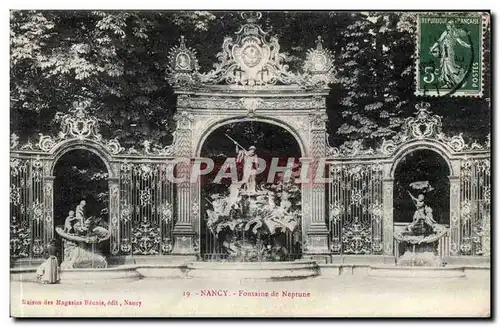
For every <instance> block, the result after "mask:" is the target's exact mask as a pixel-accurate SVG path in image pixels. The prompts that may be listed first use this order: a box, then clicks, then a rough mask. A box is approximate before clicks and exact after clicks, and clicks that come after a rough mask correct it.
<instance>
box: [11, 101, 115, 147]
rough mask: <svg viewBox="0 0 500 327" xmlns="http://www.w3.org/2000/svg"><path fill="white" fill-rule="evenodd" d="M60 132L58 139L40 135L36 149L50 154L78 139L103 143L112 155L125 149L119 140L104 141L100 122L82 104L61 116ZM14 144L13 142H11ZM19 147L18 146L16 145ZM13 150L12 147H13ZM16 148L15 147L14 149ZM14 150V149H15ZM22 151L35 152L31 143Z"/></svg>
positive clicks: (75, 105)
mask: <svg viewBox="0 0 500 327" xmlns="http://www.w3.org/2000/svg"><path fill="white" fill-rule="evenodd" d="M58 119H59V120H60V132H59V134H58V135H57V136H56V137H53V136H49V135H43V134H41V133H40V134H39V140H38V143H37V144H36V148H37V149H38V150H41V151H42V152H50V151H52V150H54V149H55V148H56V147H57V146H59V145H60V144H61V143H62V142H64V141H67V140H71V139H77V140H80V141H84V140H93V141H96V142H98V143H101V144H102V145H103V147H105V148H106V149H107V150H108V151H109V152H110V153H111V154H119V153H121V152H122V151H124V150H125V149H124V148H123V147H122V146H121V145H120V143H119V142H118V140H117V139H112V140H104V139H103V137H102V135H101V134H100V132H99V121H98V119H97V118H96V117H94V116H92V115H89V114H88V112H87V110H86V108H85V106H84V105H83V104H82V103H74V109H72V110H71V111H70V112H69V113H67V114H65V115H62V116H59V117H58ZM11 143H12V142H11ZM11 145H12V144H11ZM15 145H16V146H17V144H15ZM11 148H12V147H11ZM14 148H15V147H14ZM14 148H12V149H14ZM21 150H35V149H33V145H32V144H31V142H28V143H27V144H25V145H24V146H22V147H21Z"/></svg>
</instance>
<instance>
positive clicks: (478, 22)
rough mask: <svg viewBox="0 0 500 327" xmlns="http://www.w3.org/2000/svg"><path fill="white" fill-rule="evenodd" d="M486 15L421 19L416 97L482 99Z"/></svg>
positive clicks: (426, 16) (424, 16) (440, 15)
mask: <svg viewBox="0 0 500 327" xmlns="http://www.w3.org/2000/svg"><path fill="white" fill-rule="evenodd" d="M485 15H488V14H486V13H485V14H482V13H465V14H464V13H461V14H458V13H425V14H424V13H422V14H419V15H418V19H417V56H416V58H417V65H416V68H417V72H416V84H417V85H416V86H417V88H416V92H415V93H416V95H424V96H425V95H428V96H446V95H447V96H476V97H477V96H482V94H483V68H484V67H483V65H484V63H483V35H484V30H485V21H486V16H485Z"/></svg>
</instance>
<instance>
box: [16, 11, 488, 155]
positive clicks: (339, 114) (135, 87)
mask: <svg viewBox="0 0 500 327" xmlns="http://www.w3.org/2000/svg"><path fill="white" fill-rule="evenodd" d="M240 23H241V19H240V18H239V15H238V13H236V12H206V11H178V12H172V11H170V12H163V11H11V31H10V46H11V49H10V55H11V63H10V74H11V75H10V76H11V85H10V86H11V96H10V99H11V116H12V119H11V129H12V132H16V134H17V135H18V136H19V137H20V141H21V142H25V141H26V140H27V138H28V137H34V136H36V135H37V133H44V134H48V133H55V132H56V129H57V124H56V123H55V121H54V117H55V114H56V113H57V112H62V113H65V112H67V111H68V110H69V108H71V103H73V102H74V101H75V100H77V101H83V102H90V103H91V105H90V107H91V108H92V110H93V112H92V113H93V114H95V115H96V116H97V117H98V118H99V119H100V120H101V121H102V123H101V126H102V127H101V128H102V134H103V136H105V137H109V138H114V137H116V138H118V139H119V140H120V142H121V143H122V145H123V146H126V147H130V146H134V145H135V146H138V145H139V144H142V142H143V141H144V140H145V139H148V140H152V141H158V142H160V143H162V144H165V145H166V144H169V143H170V142H171V141H172V131H173V128H174V122H173V119H172V117H173V113H174V111H175V97H174V96H173V93H172V89H171V87H170V86H169V85H168V83H167V82H166V80H165V69H166V67H167V54H168V51H169V49H170V48H171V47H172V46H173V45H175V44H177V42H178V39H179V36H180V35H181V34H183V35H186V37H187V42H188V44H189V45H190V46H192V47H193V48H196V49H197V50H198V54H199V55H198V59H199V62H200V66H201V68H202V69H203V70H208V69H210V68H211V66H212V63H213V62H214V61H215V60H216V54H217V52H219V51H220V46H221V44H222V41H223V38H224V37H225V36H231V35H232V33H233V32H235V31H236V30H237V28H238V26H239V25H240ZM261 23H262V24H263V26H264V29H272V30H271V34H276V35H277V36H278V37H279V40H280V44H281V51H283V52H285V53H287V54H288V55H289V58H290V59H289V62H287V64H289V65H290V68H291V69H296V68H298V67H299V66H300V65H301V61H302V60H303V58H304V56H305V51H306V49H308V48H311V47H313V46H314V40H315V39H316V36H318V35H321V36H322V37H323V39H324V40H325V44H324V46H325V47H327V48H330V49H332V51H333V52H334V56H335V58H334V62H335V66H336V68H337V75H338V76H337V77H338V83H336V84H334V85H332V92H331V95H330V97H329V99H328V101H327V105H328V114H329V118H330V119H329V122H330V124H329V134H330V141H331V143H332V145H339V144H341V143H343V142H345V141H352V140H355V139H360V138H363V139H366V140H367V141H368V143H369V144H368V145H374V144H375V143H377V142H379V141H380V140H381V139H382V138H390V137H392V136H394V135H395V134H396V133H397V131H398V130H399V128H400V127H401V124H402V122H403V119H404V118H405V117H407V116H409V115H411V113H412V112H413V110H414V108H413V105H414V104H415V103H416V102H420V101H421V100H426V101H428V102H431V104H432V108H433V110H434V112H435V113H436V114H439V115H442V116H444V119H443V124H444V126H445V130H447V131H449V132H451V133H455V134H456V133H460V132H462V133H464V138H466V140H467V138H469V139H475V140H476V139H477V140H479V141H484V139H485V138H486V135H487V134H488V133H489V132H490V102H489V96H490V95H489V92H488V89H489V83H490V82H489V75H490V68H489V62H490V40H489V34H488V37H487V38H486V40H485V60H486V80H485V90H486V91H487V92H486V94H485V97H484V98H453V97H441V98H425V99H422V98H417V97H416V96H415V95H414V94H413V91H414V85H413V81H414V71H415V67H414V60H415V58H414V52H415V48H414V47H415V28H414V26H415V15H414V14H409V13H398V12H390V13H384V12H371V13H352V12H331V13H328V12H275V11H273V12H264V13H263V18H262V20H261ZM488 33H489V32H488ZM471 119H474V121H475V122H476V124H474V126H472V125H471V124H470V123H469V122H470V120H471ZM261 138H265V136H261Z"/></svg>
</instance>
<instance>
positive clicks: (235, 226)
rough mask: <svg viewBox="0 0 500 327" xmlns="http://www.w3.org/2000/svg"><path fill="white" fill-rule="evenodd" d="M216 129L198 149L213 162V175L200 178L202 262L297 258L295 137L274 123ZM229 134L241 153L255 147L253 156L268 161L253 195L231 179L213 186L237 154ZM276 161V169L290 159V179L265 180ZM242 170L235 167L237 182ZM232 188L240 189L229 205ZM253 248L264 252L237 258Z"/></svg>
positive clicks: (298, 197) (246, 123)
mask: <svg viewBox="0 0 500 327" xmlns="http://www.w3.org/2000/svg"><path fill="white" fill-rule="evenodd" d="M214 126H217V127H215V128H211V129H210V130H211V132H210V133H208V134H205V135H204V137H203V142H202V144H201V146H200V148H199V150H198V153H199V155H200V156H202V157H208V158H212V159H213V160H214V162H215V164H214V166H215V169H214V171H213V172H212V173H211V174H209V175H207V176H206V177H205V176H203V178H200V193H201V200H202V201H201V206H200V211H201V212H200V217H201V219H200V232H201V233H200V251H201V255H202V258H203V259H205V260H219V259H224V260H226V259H229V260H237V261H261V260H262V261H267V260H273V261H276V260H279V261H286V260H293V259H297V258H300V257H301V255H302V234H303V233H302V210H301V207H302V205H301V201H302V195H301V186H300V184H294V183H293V178H294V176H298V173H300V158H301V156H302V153H303V152H302V149H301V147H300V144H299V142H298V141H297V138H296V137H294V136H293V135H292V134H291V133H290V132H289V131H288V129H285V128H283V127H280V126H278V125H277V124H272V123H268V122H262V121H257V120H248V119H246V120H243V121H242V120H226V121H224V123H222V124H221V123H219V124H216V125H215V124H214ZM227 135H231V136H232V137H234V138H235V141H236V142H238V144H240V145H241V147H243V148H245V149H248V148H249V147H250V146H255V147H256V154H257V156H258V157H259V158H260V159H264V160H265V161H266V170H265V171H264V172H263V173H262V174H259V175H258V176H257V177H256V184H257V188H256V190H257V191H256V192H254V193H252V192H249V193H247V192H248V190H246V191H245V190H244V188H243V187H242V188H239V187H238V186H236V184H234V181H231V180H230V179H229V178H226V179H222V180H220V181H215V182H214V179H215V177H216V176H217V174H218V173H219V169H220V168H221V167H222V165H224V163H225V162H227V161H226V160H227V159H228V158H234V157H235V156H236V155H237V152H236V150H237V149H235V145H234V144H233V140H231V139H230V138H228V137H227ZM276 158H279V159H278V165H279V166H280V167H283V166H286V165H287V162H288V160H290V159H293V162H294V167H295V168H294V170H293V171H294V173H295V174H294V175H292V177H291V180H290V181H284V180H283V179H282V176H281V177H280V176H279V174H277V175H275V176H276V177H275V179H274V180H273V181H270V180H268V172H269V170H268V169H269V166H270V163H271V160H276ZM229 160H231V159H229ZM242 166H243V165H238V181H241V178H242V170H243V169H242ZM233 188H237V189H238V190H237V191H236V192H237V194H238V195H237V200H236V201H231V199H233V198H232V196H231V194H233V193H232V192H233V191H230V190H231V189H233ZM235 199H236V198H235ZM219 205H221V206H219ZM221 208H222V209H221ZM284 208H286V209H284ZM226 209H227V210H226ZM281 213H283V214H281ZM266 215H268V216H266ZM288 219H289V220H288ZM252 221H253V222H252ZM285 222H286V223H285ZM241 249H243V250H241ZM255 249H258V250H257V251H256V252H258V253H260V252H261V249H264V250H266V252H265V253H266V254H265V255H262V256H257V257H256V256H254V255H252V254H248V256H247V255H246V254H244V255H241V256H240V254H241V253H242V252H245V251H249V252H248V253H250V252H251V251H254V250H255ZM240 251H242V252H240ZM236 253H238V254H236ZM245 253H246V252H245ZM235 258H236V259H235Z"/></svg>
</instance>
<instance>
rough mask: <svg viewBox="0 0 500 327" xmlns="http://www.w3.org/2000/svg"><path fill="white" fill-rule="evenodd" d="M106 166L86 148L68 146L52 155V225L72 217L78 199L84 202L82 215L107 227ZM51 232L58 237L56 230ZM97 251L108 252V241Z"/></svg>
mask: <svg viewBox="0 0 500 327" xmlns="http://www.w3.org/2000/svg"><path fill="white" fill-rule="evenodd" d="M108 169H109V168H108V164H107V163H106V162H105V161H103V160H102V158H101V157H100V156H98V155H97V154H96V153H95V152H94V151H90V150H88V149H71V150H69V151H64V153H63V154H62V155H60V156H58V157H56V159H55V160H54V169H53V177H54V187H53V192H54V196H53V201H54V211H53V214H54V228H56V227H61V228H64V225H65V223H66V218H67V217H68V216H70V215H72V216H75V214H76V210H77V209H76V207H77V206H78V205H80V204H81V203H82V201H85V206H84V208H83V211H84V214H85V218H88V217H94V218H96V219H98V220H101V221H102V222H103V224H104V225H105V226H109V221H110V219H109V206H110V205H109V202H110V194H109V181H108V179H109V170H108ZM70 212H72V213H71V214H70ZM53 234H54V236H55V237H56V238H59V236H58V235H57V233H53ZM60 243H62V242H60ZM100 250H101V251H102V252H103V254H104V255H109V252H110V249H109V241H107V242H104V243H103V244H102V248H101V249H100Z"/></svg>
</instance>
